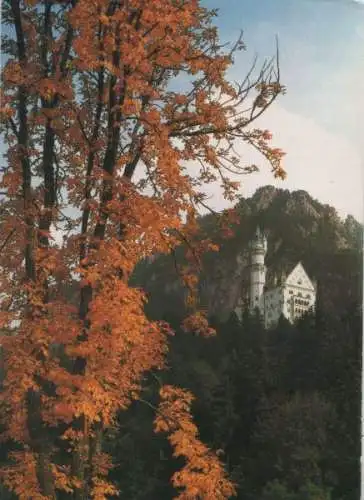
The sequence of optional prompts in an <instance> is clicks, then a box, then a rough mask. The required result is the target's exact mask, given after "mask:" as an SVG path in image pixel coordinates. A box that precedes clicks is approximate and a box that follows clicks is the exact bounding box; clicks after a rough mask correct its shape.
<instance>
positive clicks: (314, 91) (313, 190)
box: [203, 0, 364, 221]
mask: <svg viewBox="0 0 364 500" xmlns="http://www.w3.org/2000/svg"><path fill="white" fill-rule="evenodd" d="M203 4H205V5H206V6H208V7H213V8H218V9H219V15H218V18H217V19H216V23H217V25H218V26H219V28H220V33H221V38H222V40H224V41H226V40H232V39H234V38H236V36H237V35H238V33H239V30H240V29H243V30H244V39H245V43H246V45H247V51H246V52H243V53H241V54H239V56H238V57H237V59H236V64H235V67H234V69H233V70H232V73H231V76H232V77H233V78H234V79H239V78H242V77H243V76H244V74H245V69H246V67H247V66H248V65H249V63H250V62H251V61H252V59H253V57H254V55H255V54H257V55H258V56H259V57H260V58H261V59H262V60H263V59H264V58H265V57H269V56H272V55H273V54H274V50H275V35H276V34H277V35H278V37H279V45H280V60H281V74H282V83H283V84H285V85H286V86H287V94H286V95H285V96H282V97H280V99H279V100H278V101H277V102H276V103H275V104H274V105H273V107H272V108H271V109H270V110H269V112H267V114H266V115H265V117H264V118H262V120H261V122H260V125H262V126H263V127H264V128H269V129H270V130H271V131H272V132H273V135H274V143H275V144H277V146H279V147H281V148H282V149H283V150H284V151H285V152H286V154H287V156H286V158H285V167H286V170H287V173H288V178H287V179H286V180H285V181H283V182H282V181H275V180H274V179H273V177H272V175H271V174H270V171H269V169H268V168H262V169H261V172H259V173H257V174H254V175H252V176H249V177H244V184H243V186H242V195H243V196H249V195H250V194H252V192H254V190H255V189H256V188H257V187H258V186H261V185H264V184H273V185H276V186H279V187H282V188H286V189H290V190H294V189H304V190H307V191H308V192H309V193H310V194H311V195H312V196H313V197H315V198H318V199H319V201H321V202H324V203H329V204H332V205H333V206H334V207H335V208H336V209H337V210H338V212H339V214H340V215H342V216H345V215H346V214H348V213H351V214H353V215H354V216H355V217H356V218H357V219H359V220H361V221H363V220H364V217H363V192H364V189H363V186H364V185H363V177H364V175H363V174H364V172H363V170H364V145H363V144H364V140H363V136H364V134H363V125H362V123H363V122H362V120H363V115H364V1H354V0H259V1H257V0H204V1H203ZM263 165H264V164H262V167H263ZM216 193H217V190H216ZM212 194H214V193H213V192H212ZM211 201H212V202H213V203H212V204H213V205H214V206H215V207H216V208H221V207H222V206H225V205H224V204H223V203H222V202H221V199H219V197H218V195H217V194H215V195H214V198H213V200H211Z"/></svg>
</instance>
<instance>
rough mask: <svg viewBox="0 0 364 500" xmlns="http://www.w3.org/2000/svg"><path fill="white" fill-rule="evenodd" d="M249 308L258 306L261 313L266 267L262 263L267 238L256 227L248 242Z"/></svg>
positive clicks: (252, 308)
mask: <svg viewBox="0 0 364 500" xmlns="http://www.w3.org/2000/svg"><path fill="white" fill-rule="evenodd" d="M250 251H251V265H250V310H251V311H254V310H255V309H256V308H259V309H260V310H261V312H262V313H263V312H264V311H263V309H264V304H263V292H264V286H265V274H266V267H265V264H264V260H265V255H266V253H267V238H266V237H265V235H264V234H263V233H262V232H261V230H260V228H259V227H258V228H257V230H256V233H255V236H254V238H253V240H252V241H251V243H250Z"/></svg>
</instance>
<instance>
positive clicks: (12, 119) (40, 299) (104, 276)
mask: <svg viewBox="0 0 364 500" xmlns="http://www.w3.org/2000/svg"><path fill="white" fill-rule="evenodd" d="M213 16H214V13H212V12H209V11H207V10H206V9H204V8H203V7H202V6H201V5H200V2H199V1H197V0H148V1H145V0H66V1H58V2H57V1H53V0H44V1H42V2H38V1H34V0H4V2H3V21H4V23H5V25H7V26H8V28H7V29H5V32H4V36H3V38H4V40H3V42H4V50H5V53H6V54H7V61H6V64H5V65H4V68H3V72H2V83H3V85H2V91H1V92H2V93H1V110H0V111H1V119H2V125H1V127H2V133H3V137H4V140H5V144H6V147H7V149H6V164H5V166H3V167H2V177H1V189H2V193H3V198H2V200H1V205H0V207H1V213H0V219H1V221H0V222H1V226H0V235H1V242H0V247H1V254H0V289H1V315H0V321H1V329H2V337H1V344H2V350H3V355H4V364H5V380H4V383H3V387H2V391H1V416H2V423H3V429H4V432H3V435H2V438H3V440H5V441H7V442H8V443H12V444H13V447H14V451H13V452H11V454H10V455H9V457H8V458H9V460H8V462H7V466H6V468H4V469H3V470H2V473H1V474H2V481H3V482H4V483H5V484H6V485H7V486H8V487H9V488H10V489H11V490H13V491H14V492H15V493H16V494H17V495H18V497H19V498H20V499H28V498H32V499H37V500H38V499H39V500H41V499H54V498H58V497H59V495H60V494H61V492H62V491H63V492H64V493H67V494H68V496H67V497H66V498H74V499H89V498H95V499H103V498H107V497H108V496H112V495H114V494H117V492H116V490H115V488H114V486H113V485H112V484H109V482H108V471H109V469H110V467H111V466H112V464H111V461H110V458H109V457H108V456H107V455H105V454H104V453H103V450H102V434H103V431H104V430H105V429H107V428H108V427H110V426H113V425H114V423H115V417H116V415H117V412H118V411H120V410H125V409H127V408H128V406H129V405H130V404H131V402H132V401H133V400H135V399H138V397H139V394H140V391H141V388H142V384H143V378H144V376H145V374H146V373H148V372H149V371H151V370H154V369H160V368H161V367H163V363H164V356H165V353H166V350H167V346H168V335H169V334H170V332H169V329H168V325H165V324H164V323H161V322H156V321H150V320H149V319H148V318H147V317H146V315H145V313H144V306H145V302H146V300H147V299H146V296H145V294H144V293H143V290H140V289H136V288H132V287H130V286H129V277H130V275H131V274H132V272H133V270H134V268H135V266H136V264H137V263H138V262H140V260H141V259H144V258H146V257H148V256H151V255H153V254H156V253H172V254H173V252H174V251H175V249H176V248H177V247H178V246H180V245H183V247H184V248H186V249H187V259H188V261H189V262H190V265H189V266H187V267H186V268H184V269H181V270H180V273H181V278H182V279H183V280H184V282H185V285H186V287H187V288H188V289H189V290H190V295H189V299H188V304H189V307H190V309H191V316H190V318H187V319H186V321H185V327H186V328H189V329H194V330H195V331H198V332H199V333H200V334H204V333H208V334H210V333H211V331H210V330H209V326H208V323H207V321H206V318H205V317H204V316H203V314H202V313H201V312H198V310H197V309H196V308H197V302H196V300H194V299H193V297H194V292H195V288H196V278H195V277H194V276H195V273H196V262H198V261H199V259H201V256H202V254H203V252H204V251H206V250H209V249H215V250H216V248H214V247H211V242H208V241H201V240H200V239H199V238H198V236H197V231H198V223H197V216H198V211H199V209H200V208H201V207H202V206H205V205H206V197H205V195H204V186H205V185H206V184H208V183H211V182H219V183H220V185H221V189H222V194H223V195H224V196H225V197H226V198H228V199H229V200H233V199H234V197H235V195H236V194H237V192H238V189H239V186H238V184H237V183H236V182H235V181H232V180H231V174H237V173H242V174H244V173H249V172H250V171H251V170H252V168H254V167H252V166H251V165H244V164H243V163H242V161H241V159H240V158H239V155H237V154H236V153H235V150H234V145H235V144H237V143H239V142H241V143H245V144H246V145H247V146H250V147H252V148H255V149H257V150H258V151H259V152H260V153H261V154H262V155H263V156H264V157H265V158H266V160H268V162H269V163H270V165H271V167H272V171H273V173H274V175H275V176H281V177H283V176H284V171H283V169H282V166H281V159H282V155H283V153H282V152H281V151H280V150H279V149H276V148H274V147H272V146H270V141H271V135H270V133H269V132H268V131H266V130H260V129H257V128H254V122H255V120H256V119H257V118H258V117H259V116H260V115H261V114H262V113H263V112H264V110H265V109H266V108H267V107H268V106H269V105H270V104H271V103H272V102H273V100H274V99H275V98H276V97H277V95H278V94H280V93H281V92H282V91H283V88H282V86H281V84H280V82H279V71H278V65H277V61H273V62H272V63H269V64H267V65H265V66H263V68H262V69H261V71H260V72H258V74H257V75H256V76H254V75H253V73H254V71H252V72H251V73H250V74H249V75H247V77H246V78H245V80H244V81H242V82H241V83H237V84H234V85H233V84H231V83H229V81H228V79H227V76H226V75H227V70H228V69H229V67H230V66H231V64H232V63H233V56H234V53H235V52H236V51H237V50H240V49H242V48H243V44H242V42H241V40H240V39H239V40H238V41H237V43H236V44H235V45H233V46H232V48H231V50H230V49H229V48H226V47H225V48H224V46H222V45H221V44H220V42H219V39H218V34H217V30H216V28H215V27H214V26H213V24H212V19H213ZM191 402H192V396H191V395H190V394H189V393H187V392H185V391H183V390H182V389H181V388H173V387H163V388H162V389H161V404H160V407H159V409H158V410H157V414H156V428H157V430H158V431H165V432H167V433H168V436H169V437H168V439H169V441H170V443H171V445H172V446H173V448H174V450H175V454H176V455H177V456H182V457H184V458H185V467H184V468H183V469H182V470H180V471H179V472H176V474H175V475H174V477H173V478H172V481H173V484H174V486H175V488H176V491H178V492H179V498H196V499H197V498H206V499H209V498H216V499H218V498H229V497H230V496H232V495H233V494H234V487H233V485H232V484H231V483H230V481H229V479H228V478H227V477H226V475H225V472H224V468H223V465H222V464H221V463H220V461H219V460H218V458H217V456H216V455H215V454H214V453H213V452H212V451H211V450H209V449H208V448H207V447H206V446H205V445H203V444H202V443H201V442H200V441H199V439H198V432H197V429H196V427H195V425H194V424H193V422H192V417H191V413H190V406H191ZM64 493H62V494H64Z"/></svg>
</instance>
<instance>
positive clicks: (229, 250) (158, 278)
mask: <svg viewBox="0 0 364 500" xmlns="http://www.w3.org/2000/svg"><path fill="white" fill-rule="evenodd" d="M236 208H237V211H238V214H239V219H240V222H239V224H238V225H236V226H234V227H233V228H232V229H233V231H234V236H233V237H231V238H229V239H222V238H221V236H220V234H219V232H218V225H217V217H216V216H214V215H211V214H209V215H207V216H204V217H202V218H201V234H204V236H206V235H207V236H210V237H212V238H213V239H214V240H215V241H218V243H219V244H220V251H219V252H218V253H211V254H208V255H206V258H205V261H204V266H203V269H202V272H201V275H200V301H201V305H202V306H203V307H205V308H206V309H207V310H208V313H209V314H210V315H213V316H218V317H219V318H221V319H224V318H226V317H228V316H229V314H230V312H231V311H232V310H233V309H234V307H235V305H236V303H237V301H238V299H239V297H240V296H241V295H242V294H244V293H246V286H247V275H246V274H247V273H246V266H247V264H248V258H249V254H248V243H249V240H250V238H251V236H252V234H253V232H254V231H255V228H256V226H257V224H259V225H260V226H261V227H262V228H263V229H264V231H265V232H266V234H267V236H268V253H267V258H266V265H267V267H268V273H267V281H268V284H269V283H270V282H272V280H273V278H278V279H279V278H280V277H281V276H283V275H284V274H287V273H289V272H290V270H291V269H292V268H293V267H294V265H295V264H296V263H297V262H298V261H302V263H303V265H304V267H305V268H306V270H307V272H308V274H309V275H310V277H311V278H312V279H314V280H316V281H317V283H318V287H319V300H320V301H321V306H322V307H323V308H324V309H325V311H326V312H328V313H329V312H330V311H336V312H340V311H344V310H346V309H347V308H348V307H350V305H351V304H353V303H357V301H358V300H360V294H361V283H362V278H361V277H362V270H361V267H362V233H363V228H362V226H361V225H360V224H359V223H358V222H357V221H356V220H355V219H354V218H353V217H352V216H348V217H347V218H346V219H345V220H342V219H341V218H340V217H339V216H338V215H337V212H336V210H335V209H334V208H333V207H331V206H329V205H324V204H321V203H320V202H319V201H317V200H315V199H313V198H312V197H311V196H310V195H309V194H308V193H307V192H305V191H302V190H299V191H294V192H289V191H288V190H283V189H277V188H274V187H273V186H264V187H261V188H259V189H258V190H257V191H256V192H255V194H254V195H253V196H252V197H250V198H241V200H240V201H239V203H238V204H237V206H236ZM133 282H134V283H135V284H138V285H142V286H143V287H144V288H145V290H146V291H147V293H148V295H149V300H150V304H149V311H150V312H151V314H152V315H153V316H157V317H161V316H164V315H166V314H170V313H174V314H178V315H180V314H183V313H182V311H183V289H182V287H181V285H180V283H179V280H178V277H177V275H176V272H175V268H174V263H173V260H172V258H171V257H168V256H160V257H157V258H156V259H154V261H153V262H150V261H149V262H143V263H142V264H141V265H140V266H139V268H138V269H137V270H136V273H135V276H134V277H133Z"/></svg>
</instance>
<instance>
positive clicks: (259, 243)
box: [236, 227, 316, 328]
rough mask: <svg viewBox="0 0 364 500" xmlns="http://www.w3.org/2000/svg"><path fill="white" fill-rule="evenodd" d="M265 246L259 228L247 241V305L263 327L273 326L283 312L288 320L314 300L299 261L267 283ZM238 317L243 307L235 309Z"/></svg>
mask: <svg viewBox="0 0 364 500" xmlns="http://www.w3.org/2000/svg"><path fill="white" fill-rule="evenodd" d="M267 249H268V242H267V238H266V236H265V235H264V234H263V233H262V231H261V230H260V228H259V227H258V228H257V230H256V233H255V236H254V238H253V239H252V241H251V242H250V259H251V261H250V279H249V281H250V283H249V295H248V301H249V304H248V307H249V310H250V312H251V313H253V312H254V311H256V310H258V311H259V312H260V313H261V316H262V318H263V320H264V325H265V327H266V328H271V327H273V326H275V325H276V324H277V322H278V320H279V318H280V317H281V315H282V314H283V316H284V317H285V318H286V319H288V321H290V322H291V323H294V322H295V321H296V320H297V319H298V318H300V317H301V316H302V315H303V314H305V313H306V312H308V311H310V310H314V308H315V303H316V286H315V285H314V284H313V283H312V281H311V280H310V278H309V277H308V275H307V273H306V271H305V269H304V268H303V265H302V264H301V262H299V263H298V264H297V265H296V267H295V268H294V269H293V271H292V272H291V273H290V274H289V275H288V276H287V277H286V278H284V279H282V280H281V282H280V284H279V285H277V284H275V286H274V287H272V288H268V287H267V286H266V266H265V262H264V261H265V256H266V253H267ZM236 312H237V314H238V315H239V316H241V313H242V307H241V305H239V306H238V307H237V310H236Z"/></svg>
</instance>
